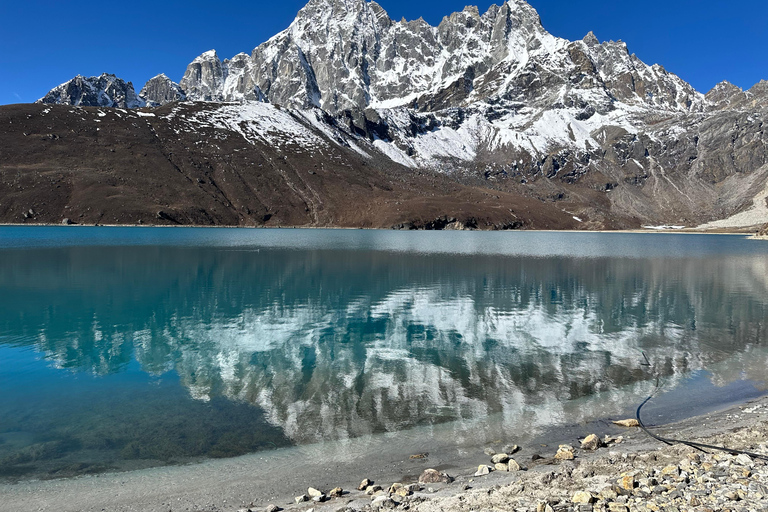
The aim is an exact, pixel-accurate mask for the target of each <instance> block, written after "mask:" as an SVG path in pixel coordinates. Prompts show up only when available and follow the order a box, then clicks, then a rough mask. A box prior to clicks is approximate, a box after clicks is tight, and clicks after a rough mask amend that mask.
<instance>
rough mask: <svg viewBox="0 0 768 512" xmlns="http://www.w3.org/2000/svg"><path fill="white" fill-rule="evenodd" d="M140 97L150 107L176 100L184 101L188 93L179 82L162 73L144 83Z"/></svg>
mask: <svg viewBox="0 0 768 512" xmlns="http://www.w3.org/2000/svg"><path fill="white" fill-rule="evenodd" d="M139 98H141V99H142V100H144V102H145V103H146V105H147V106H148V107H159V106H162V105H166V104H168V103H171V102H174V101H184V100H185V99H187V95H186V94H184V90H183V89H182V88H181V86H180V85H179V84H177V83H176V82H174V81H173V80H171V79H170V78H168V77H167V76H165V74H162V73H161V74H159V75H157V76H156V77H153V78H150V79H149V80H148V81H147V83H146V84H144V87H142V89H141V92H140V93H139Z"/></svg>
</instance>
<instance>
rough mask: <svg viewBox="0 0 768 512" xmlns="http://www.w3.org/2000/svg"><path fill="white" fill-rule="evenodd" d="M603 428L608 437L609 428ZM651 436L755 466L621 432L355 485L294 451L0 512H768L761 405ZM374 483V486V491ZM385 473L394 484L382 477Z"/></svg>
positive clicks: (20, 501)
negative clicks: (286, 457)
mask: <svg viewBox="0 0 768 512" xmlns="http://www.w3.org/2000/svg"><path fill="white" fill-rule="evenodd" d="M631 424H632V423H630V425H631ZM605 428H606V430H607V431H610V432H615V428H617V427H616V426H615V425H613V424H605ZM649 428H651V430H652V431H653V432H654V433H655V434H657V435H660V436H663V437H665V438H672V439H678V440H685V441H696V442H700V443H707V444H713V445H718V446H724V447H727V448H730V449H736V450H747V451H749V452H752V453H755V454H757V455H758V456H757V457H752V456H748V455H743V454H729V453H725V452H722V451H716V450H706V451H701V450H697V449H694V448H691V447H690V446H687V445H684V444H680V443H678V444H675V445H673V446H667V445H665V444H663V443H661V442H659V441H657V440H655V439H653V438H651V437H650V436H648V435H647V434H646V433H644V432H643V431H641V430H640V429H639V428H638V427H633V426H628V427H623V428H622V429H621V432H620V434H616V433H614V434H612V435H607V436H606V435H604V433H603V432H599V431H596V432H595V434H599V436H598V435H594V436H592V435H589V436H584V437H582V438H580V439H576V438H571V435H570V434H564V435H563V436H560V437H561V438H562V439H557V438H556V437H553V438H551V444H546V445H544V444H537V445H535V446H521V447H520V450H519V451H518V448H517V447H516V446H515V445H513V444H505V442H504V441H503V440H500V441H499V442H498V443H494V444H493V445H491V446H487V447H486V448H485V453H483V451H482V450H479V451H478V454H477V459H476V461H477V464H478V465H474V466H471V467H469V466H468V467H465V468H462V467H442V466H440V465H439V464H438V465H437V467H430V466H432V464H434V461H436V460H437V459H436V458H435V457H434V456H431V455H430V454H427V453H417V454H413V455H412V456H411V460H409V461H406V465H405V466H402V467H401V468H400V469H396V468H394V467H389V466H390V465H391V463H389V462H385V459H386V456H387V454H384V453H369V454H364V453H360V454H359V455H358V457H367V458H372V459H376V460H378V464H373V465H368V466H365V467H367V468H368V471H370V474H364V473H358V472H354V471H350V469H351V468H347V467H344V466H342V465H338V464H336V465H332V464H329V463H328V462H327V460H324V459H322V457H320V458H317V457H310V458H307V457H306V456H302V454H301V453H300V452H297V453H296V454H295V455H293V456H292V457H289V458H290V460H289V461H288V464H285V465H283V464H282V463H281V461H280V460H279V459H270V458H269V457H264V456H257V457H244V458H235V459H231V460H224V461H220V462H215V461H211V462H209V463H201V464H196V465H191V466H184V467H178V468H154V469H151V470H147V471H136V472H128V473H115V474H105V475H99V476H94V477H84V478H75V479H63V480H53V481H39V482H34V481H32V482H26V483H18V484H13V485H0V496H2V499H0V512H6V511H8V512H10V511H18V510H40V511H57V512H67V511H78V512H86V511H87V512H90V511H93V512H98V511H102V512H104V511H107V512H136V511H142V512H169V511H171V512H180V511H186V512H241V511H242V512H244V511H248V510H250V511H254V512H279V511H281V510H285V511H286V512H399V511H406V510H407V511H409V512H460V511H477V512H486V511H488V512H490V511H514V512H534V511H535V512H567V511H574V512H576V511H578V512H586V511H590V512H594V511H600V512H634V511H640V512H646V511H652V512H660V511H670V512H674V511H677V512H694V511H695V512H725V511H731V512H741V511H744V512H747V511H748V512H752V511H761V510H768V465H767V464H766V462H767V460H766V459H764V458H763V457H762V456H765V457H768V396H764V397H761V398H758V399H755V400H752V401H750V402H747V403H744V404H741V405H737V406H733V407H731V408H729V409H726V410H721V411H717V412H713V413H710V414H706V415H703V416H698V417H695V418H690V419H687V420H684V421H681V422H678V423H675V424H670V425H665V426H650V427H649ZM497 452H499V453H497ZM430 461H432V462H430ZM276 466H279V467H276ZM331 466H333V467H331ZM405 467H408V468H410V469H408V470H403V468H405ZM280 468H282V469H280ZM377 468H378V469H377ZM359 469H360V468H358V470H359ZM376 474H378V475H379V476H378V477H377V478H378V481H373V478H374V477H375V475H376ZM385 474H388V475H400V476H397V477H394V476H390V477H384V476H381V475H385ZM272 477H274V478H272ZM396 480H397V481H396Z"/></svg>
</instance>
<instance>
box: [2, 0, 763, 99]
mask: <svg viewBox="0 0 768 512" xmlns="http://www.w3.org/2000/svg"><path fill="white" fill-rule="evenodd" d="M529 2H530V3H531V5H533V6H534V7H535V8H536V9H537V10H538V11H539V14H540V15H541V18H542V22H543V24H544V27H545V28H546V29H547V30H548V31H549V32H551V33H552V34H554V35H556V36H559V37H564V38H567V39H572V40H573V39H581V38H582V37H583V36H584V35H585V34H586V33H587V32H588V31H590V30H592V31H594V32H595V34H596V35H597V37H598V38H599V39H600V40H601V41H604V40H609V39H613V40H617V39H621V40H622V41H625V42H626V43H627V45H628V47H629V50H630V52H633V53H636V54H637V55H638V57H640V58H641V59H642V60H643V61H645V62H647V63H648V64H653V63H659V64H661V65H663V66H664V67H665V68H666V69H667V70H668V71H671V72H674V73H676V74H678V75H680V76H681V77H682V78H683V79H684V80H687V81H688V82H690V83H691V84H693V86H694V87H696V89H698V90H699V91H702V92H706V91H708V90H709V89H710V88H711V87H712V86H714V85H715V84H716V83H718V82H720V81H721V80H729V81H730V82H733V83H735V84H736V85H738V86H739V87H742V88H745V89H746V88H749V87H751V86H752V85H754V84H755V83H756V82H758V81H759V80H760V79H768V2H766V1H765V0H743V1H739V0H735V1H730V2H725V1H722V0H647V1H644V2H624V1H622V0H529ZM305 3H306V0H280V1H277V2H253V1H251V2H235V1H230V0H218V1H217V2H211V1H205V2H202V1H197V0H188V1H186V2H177V1H173V0H165V1H154V2H149V1H146V0H134V1H133V2H130V3H125V2H103V1H93V0H80V1H78V2H62V1H60V0H55V1H52V0H26V1H22V0H18V1H12V0H2V2H0V104H8V103H22V102H24V103H26V102H32V101H35V100H36V99H38V98H40V97H42V96H43V95H45V93H46V92H47V91H48V90H50V89H51V88H53V87H54V86H56V85H58V84H60V83H62V82H65V81H67V80H69V79H70V78H72V77H74V76H75V75H77V74H82V75H86V76H91V75H98V74H101V73H102V72H107V73H114V74H116V75H117V76H119V77H121V78H123V79H125V80H130V81H132V82H133V84H134V86H135V87H136V91H137V92H138V90H139V89H140V88H141V86H142V85H143V84H144V82H146V80H148V79H149V78H151V77H153V76H154V75H156V74H158V73H165V74H167V75H168V76H170V77H171V78H172V79H173V80H175V81H179V80H180V79H181V77H182V76H183V74H184V70H185V68H186V66H187V64H188V63H189V62H190V61H192V59H194V58H195V57H196V56H197V55H199V54H201V53H202V52H204V51H206V50H210V49H216V50H217V51H218V53H219V55H220V56H221V57H222V58H224V57H232V56H233V55H235V54H237V53H239V52H250V51H251V50H252V49H253V48H254V47H256V46H258V45H259V44H260V43H262V42H264V41H265V40H267V39H268V38H269V37H271V36H272V35H274V34H276V33H277V32H279V31H280V30H282V29H284V28H285V27H287V26H288V25H289V24H290V22H291V21H292V20H293V18H294V16H295V15H296V12H298V10H299V9H300V8H301V7H302V6H303V5H304V4H305ZM379 3H380V4H381V5H382V6H383V7H384V8H385V9H386V10H387V12H388V13H389V15H390V16H391V17H392V18H393V19H400V18H401V17H405V18H407V19H415V18H418V17H419V16H422V17H423V18H424V19H426V20H427V21H428V22H430V23H431V24H433V25H434V24H437V23H439V22H440V19H442V17H443V16H444V15H447V14H450V13H451V12H454V11H458V10H461V9H462V8H463V7H464V5H466V4H467V3H470V4H472V3H474V4H476V5H478V6H479V7H480V10H481V12H485V10H487V9H488V7H489V6H490V5H491V3H493V2H488V1H482V2H471V1H467V0H435V1H426V2H413V1H404V0H380V1H379ZM497 3H501V2H497Z"/></svg>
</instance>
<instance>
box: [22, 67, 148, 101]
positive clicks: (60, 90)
mask: <svg viewBox="0 0 768 512" xmlns="http://www.w3.org/2000/svg"><path fill="white" fill-rule="evenodd" d="M37 103H56V104H63V105H76V106H92V107H119V108H140V107H143V106H144V105H145V103H144V100H142V99H141V98H139V97H138V96H137V95H136V91H135V90H134V88H133V84H132V83H131V82H126V81H125V80H123V79H121V78H118V77H116V76H115V75H112V74H109V73H102V74H101V75H100V76H92V77H84V76H82V75H77V76H76V77H75V78H73V79H72V80H69V81H68V82H65V83H63V84H61V85H59V86H58V87H55V88H53V89H52V90H51V91H49V92H48V94H46V95H45V96H44V97H42V98H40V99H39V100H37Z"/></svg>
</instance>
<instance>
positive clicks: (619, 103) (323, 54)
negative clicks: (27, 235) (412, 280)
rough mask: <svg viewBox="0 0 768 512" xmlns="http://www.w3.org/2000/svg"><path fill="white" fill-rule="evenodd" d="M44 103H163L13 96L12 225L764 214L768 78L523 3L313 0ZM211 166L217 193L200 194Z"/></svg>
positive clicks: (591, 221) (530, 223)
mask: <svg viewBox="0 0 768 512" xmlns="http://www.w3.org/2000/svg"><path fill="white" fill-rule="evenodd" d="M110 77H111V78H110ZM184 99H186V100H191V101H194V102H205V103H189V104H187V103H185V104H179V103H178V101H182V100H184ZM41 102H43V103H58V104H66V105H79V106H89V105H91V106H98V107H110V106H118V107H129V108H130V107H140V106H143V105H144V104H146V105H149V106H156V105H165V106H164V107H161V108H157V109H154V110H147V111H146V112H144V114H152V115H153V116H152V117H146V116H144V117H140V118H139V117H138V114H136V113H135V112H133V113H131V114H125V115H123V114H122V113H120V112H115V111H113V110H111V109H104V108H102V109H101V110H100V111H95V110H94V111H91V110H89V109H87V108H86V109H71V108H65V107H55V106H50V107H40V108H34V107H31V106H30V107H21V106H5V107H1V108H0V143H1V145H0V179H2V180H3V183H4V184H5V185H6V186H5V187H4V189H3V190H2V192H0V194H2V196H0V199H2V201H1V202H0V221H4V222H25V223H26V222H61V221H62V220H63V219H65V218H67V219H69V220H70V221H73V222H84V223H95V222H108V223H111V222H120V223H131V222H138V221H139V220H140V221H142V222H143V223H158V224H166V223H180V224H203V225H208V224H212V225H267V226H271V225H282V226H285V225H291V226H342V227H352V226H354V227H384V228H390V227H396V228H403V227H405V228H411V227H413V228H425V229H440V228H444V227H446V226H450V227H466V228H470V229H498V228H505V229H509V228H516V229H521V228H522V229H530V228H540V229H542V228H544V229H547V228H548V229H552V228H578V229H616V228H628V227H639V226H640V225H681V226H697V225H700V224H703V223H705V222H709V221H712V220H716V219H723V218H727V217H730V216H733V215H735V214H740V213H741V214H743V213H744V212H745V211H751V210H753V214H750V215H747V216H746V217H742V218H746V219H747V220H741V221H739V223H740V225H741V226H742V227H746V226H750V225H759V224H764V223H768V207H766V204H765V197H766V195H768V190H767V188H768V187H766V184H767V182H768V138H766V135H765V130H764V129H763V125H764V123H765V120H766V107H767V106H768V87H766V86H765V83H764V82H761V83H759V84H756V85H755V86H754V87H752V88H751V89H749V90H748V91H742V90H741V89H739V88H738V87H735V86H733V85H732V84H729V83H727V82H724V83H722V84H719V85H718V86H717V87H715V88H714V89H713V90H712V91H710V92H709V93H707V94H706V95H703V94H701V93H699V92H697V91H695V90H694V89H693V88H692V87H691V86H690V85H689V84H687V83H686V82H684V81H683V80H681V79H680V78H679V77H677V76H676V75H674V74H673V73H669V72H668V71H667V70H665V69H664V68H663V67H661V66H659V65H647V64H645V63H643V62H642V61H640V60H639V59H638V58H637V57H636V56H635V55H634V54H631V53H630V52H629V50H628V49H627V47H626V45H625V44H624V43H622V42H613V41H609V42H602V43H601V42H600V41H599V40H598V39H597V37H596V36H595V35H594V34H592V33H590V34H588V35H587V36H586V37H585V38H584V39H583V40H581V41H568V40H564V39H560V38H557V37H554V36H552V35H551V34H549V33H548V32H547V31H546V30H545V28H544V27H542V25H541V22H540V19H539V17H538V14H537V13H536V11H535V10H534V9H533V8H532V7H531V6H530V5H528V4H527V3H526V2H525V1H523V0H512V1H509V2H506V3H504V4H503V5H502V6H500V7H499V6H495V5H494V6H491V8H490V9H489V10H488V11H487V12H485V13H483V14H481V13H480V12H479V11H478V10H477V8H472V7H468V8H466V9H464V10H463V11H462V12H459V13H454V14H452V15H450V16H447V17H445V18H444V19H443V21H442V22H441V23H440V24H439V25H438V26H437V27H432V26H430V25H429V24H427V23H426V22H424V21H423V20H421V19H419V20H416V21H405V20H403V21H400V22H396V21H393V20H392V19H390V18H389V16H388V15H387V13H386V11H385V10H384V8H383V7H382V6H380V5H379V4H377V3H376V2H366V1H364V0H311V1H310V2H309V3H308V4H307V5H306V6H305V7H304V8H303V9H301V11H300V12H299V13H298V14H297V17H296V19H295V20H294V22H293V23H291V25H290V26H289V27H288V28H287V29H286V30H284V31H282V32H280V33H279V34H277V35H275V36H274V37H273V38H271V39H270V40H269V41H266V42H265V43H263V44H261V45H259V46H258V47H256V48H255V49H254V50H253V51H252V52H251V53H250V54H245V53H241V54H238V55H236V56H234V57H232V58H231V59H224V60H223V61H222V60H221V59H220V57H219V56H218V54H217V53H216V52H215V51H213V50H211V51H208V52H205V53H204V54H202V55H200V56H199V57H197V58H196V59H194V61H193V62H192V63H190V64H189V66H188V67H187V70H186V73H185V74H184V78H183V79H182V80H181V83H180V84H176V83H173V82H172V81H170V79H168V78H167V77H166V76H164V75H158V76H157V77H154V78H153V79H151V80H150V81H149V82H148V83H147V84H146V85H145V86H144V88H143V89H142V91H141V94H140V95H139V96H136V94H135V92H134V90H133V86H132V85H131V84H130V82H128V83H126V82H123V81H122V80H120V79H116V78H115V77H114V76H112V75H102V76H101V77H91V78H88V79H86V78H84V77H77V78H75V79H74V80H73V81H71V82H68V83H67V84H62V85H61V86H59V87H57V88H56V89H54V90H53V91H51V93H50V94H49V95H47V96H46V97H45V98H43V99H42V100H41ZM224 102H229V103H224ZM102 114H103V118H102ZM97 123H108V124H109V126H108V125H107V124H102V125H98V124H97ZM108 128H110V130H107V129H108ZM99 130H101V132H100V133H96V132H97V131H99ZM308 131H309V132H311V133H312V134H313V135H311V136H309V138H308V136H307V132H308ZM30 135H31V137H30ZM41 137H42V138H43V140H44V141H45V145H43V144H41V143H40V140H39V139H40V138H41ZM94 137H95V139H94ZM110 137H112V138H110ZM310 139H312V140H313V141H314V142H311V143H308V141H309V140H310ZM318 140H320V141H321V143H318V142H317V141H318ZM110 142H111V144H112V145H111V146H110V145H109V144H110ZM121 142H124V143H125V144H126V146H125V148H127V149H130V150H131V151H132V153H131V154H130V155H125V154H124V153H123V152H121V151H120V150H121V147H120V146H121V144H120V143H121ZM51 147H55V149H53V150H52V151H50V150H49V149H51ZM278 147H279V148H280V150H279V151H277V152H276V148H278ZM320 147H326V148H327V149H326V150H323V151H319V150H318V149H319V148H320ZM158 149H159V150H160V151H161V153H162V154H161V155H158V153H157V150H158ZM113 150H114V151H113ZM136 155H143V156H141V157H139V158H135V157H136ZM150 155H154V156H150ZM94 162H100V165H98V166H97V165H94ZM155 170H158V171H159V172H155ZM201 172H202V173H204V174H205V173H208V177H202V176H199V175H198V174H200V173H201ZM329 172H330V173H332V174H333V175H334V178H333V179H328V176H327V173H329ZM312 173H315V174H312ZM212 174H216V175H217V176H215V177H214V180H215V187H213V188H217V190H198V189H208V188H212V187H209V185H211V183H210V180H209V178H210V175H212ZM193 175H194V176H193ZM224 175H230V176H229V177H228V178H225V177H224ZM198 180H203V182H200V181H198ZM116 181H117V182H120V185H119V186H118V187H119V190H113V189H109V188H104V184H109V185H108V186H117V185H114V183H115V182H116ZM64 182H66V186H67V188H64V189H63V190H62V188H63V187H64ZM51 183H55V184H56V185H58V186H59V188H57V189H56V190H51V189H50V184H51ZM158 183H162V184H163V185H164V186H165V188H166V189H167V192H164V191H162V190H160V189H161V188H162V187H159V186H158ZM361 185H362V187H361ZM467 187H469V188H467ZM68 191H71V192H72V194H73V195H74V196H75V197H73V196H68V195H67V193H68ZM86 191H87V192H86ZM205 196H208V197H205ZM268 196H269V197H268ZM35 197H42V198H43V199H40V200H37V201H35V200H34V199H33V198H35ZM42 203H45V204H44V205H43V204H42ZM65 206H68V207H69V209H74V210H76V212H75V213H76V214H75V215H70V213H72V212H66V211H64V210H63V208H64V207H65ZM214 209H215V211H214ZM30 210H31V213H30ZM80 215H82V217H80Z"/></svg>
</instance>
